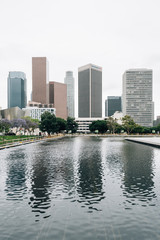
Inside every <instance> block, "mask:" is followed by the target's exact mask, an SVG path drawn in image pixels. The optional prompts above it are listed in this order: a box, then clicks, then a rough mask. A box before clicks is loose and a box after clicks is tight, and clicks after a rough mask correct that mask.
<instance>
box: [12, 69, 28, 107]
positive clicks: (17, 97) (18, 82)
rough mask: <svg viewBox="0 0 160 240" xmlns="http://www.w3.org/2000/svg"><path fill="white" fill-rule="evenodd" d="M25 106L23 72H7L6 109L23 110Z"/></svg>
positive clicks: (25, 86)
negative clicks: (17, 108) (15, 108)
mask: <svg viewBox="0 0 160 240" xmlns="http://www.w3.org/2000/svg"><path fill="white" fill-rule="evenodd" d="M26 105H27V80H26V75H25V73H23V72H9V75H8V108H12V107H19V108H25V107H26Z"/></svg>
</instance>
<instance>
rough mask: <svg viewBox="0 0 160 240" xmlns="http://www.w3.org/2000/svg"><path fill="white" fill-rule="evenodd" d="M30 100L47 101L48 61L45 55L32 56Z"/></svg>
mask: <svg viewBox="0 0 160 240" xmlns="http://www.w3.org/2000/svg"><path fill="white" fill-rule="evenodd" d="M32 101H34V102H40V103H43V104H44V103H49V79H48V61H47V58H46V57H32Z"/></svg>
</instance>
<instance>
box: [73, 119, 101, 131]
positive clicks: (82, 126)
mask: <svg viewBox="0 0 160 240" xmlns="http://www.w3.org/2000/svg"><path fill="white" fill-rule="evenodd" d="M97 120H104V118H77V119H75V121H76V122H77V123H78V129H77V132H78V133H90V130H89V125H90V124H91V123H92V122H93V121H97Z"/></svg>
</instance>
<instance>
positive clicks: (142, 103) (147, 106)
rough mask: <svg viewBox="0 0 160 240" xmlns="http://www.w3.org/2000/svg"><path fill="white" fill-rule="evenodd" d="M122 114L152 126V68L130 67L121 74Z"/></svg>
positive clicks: (142, 124)
mask: <svg viewBox="0 0 160 240" xmlns="http://www.w3.org/2000/svg"><path fill="white" fill-rule="evenodd" d="M122 109H123V110H122V111H123V115H124V116H125V115H129V116H131V117H132V118H133V120H134V121H135V122H136V123H137V124H139V125H141V126H146V127H151V126H153V118H154V114H153V113H154V104H153V102H152V70H151V69H130V70H127V71H126V72H125V73H124V75H123V95H122Z"/></svg>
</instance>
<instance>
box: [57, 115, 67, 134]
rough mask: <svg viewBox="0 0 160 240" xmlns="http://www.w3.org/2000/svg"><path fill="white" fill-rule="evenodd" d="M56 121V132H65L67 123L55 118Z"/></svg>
mask: <svg viewBox="0 0 160 240" xmlns="http://www.w3.org/2000/svg"><path fill="white" fill-rule="evenodd" d="M56 121H57V132H61V131H64V130H66V128H67V121H66V120H64V119H63V118H56Z"/></svg>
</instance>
